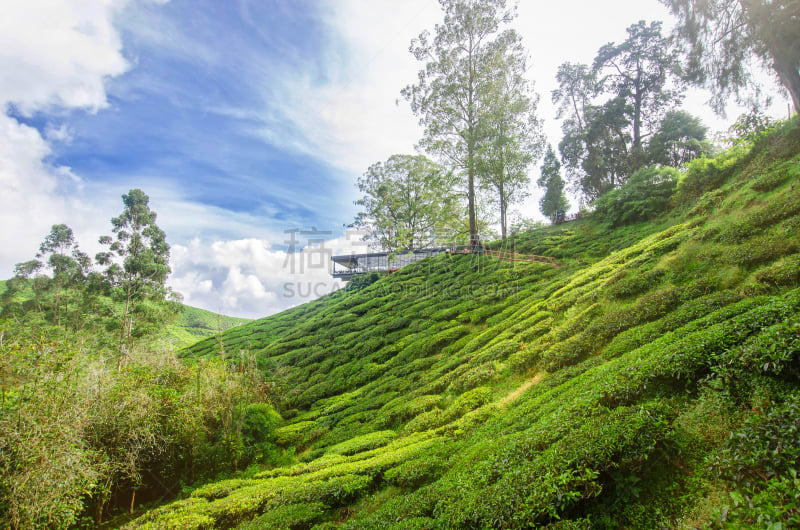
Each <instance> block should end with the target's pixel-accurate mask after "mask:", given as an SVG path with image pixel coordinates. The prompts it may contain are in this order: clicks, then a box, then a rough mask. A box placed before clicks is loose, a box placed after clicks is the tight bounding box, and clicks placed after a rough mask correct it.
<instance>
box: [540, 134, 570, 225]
mask: <svg viewBox="0 0 800 530" xmlns="http://www.w3.org/2000/svg"><path fill="white" fill-rule="evenodd" d="M560 171H561V163H560V162H559V161H558V158H556V154H555V152H554V151H553V147H552V146H550V145H548V146H547V153H546V154H545V156H544V162H543V163H542V170H541V173H542V176H541V177H539V180H537V181H536V183H537V184H538V185H539V187H540V188H543V189H544V196H543V197H542V198H541V199H540V200H539V210H540V211H541V212H542V215H544V216H545V217H547V218H548V219H550V222H551V223H556V222H558V220H559V219H561V218H563V217H565V216H566V213H567V210H568V209H569V202H568V201H567V197H566V195H564V180H563V179H562V178H561V174H560Z"/></svg>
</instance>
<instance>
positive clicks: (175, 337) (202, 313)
mask: <svg viewBox="0 0 800 530" xmlns="http://www.w3.org/2000/svg"><path fill="white" fill-rule="evenodd" d="M5 291H6V280H2V281H0V295H2V294H3V293H4V292H5ZM26 294H27V296H26ZM30 297H32V294H31V293H23V294H22V295H20V296H18V297H17V298H16V301H17V302H23V301H25V300H26V299H29V298H30ZM250 321H251V319H248V318H238V317H229V316H226V315H220V314H218V313H214V312H212V311H206V310H205V309H200V308H199V307H192V306H188V305H184V304H180V309H179V311H178V317H177V319H176V320H175V321H174V322H171V323H170V324H168V325H166V326H165V327H164V330H163V331H162V332H161V333H160V334H159V336H158V337H157V339H156V341H155V342H156V344H157V345H159V346H160V347H165V348H182V347H184V346H189V345H190V344H194V343H195V342H197V341H198V340H201V339H204V338H206V337H211V336H214V335H216V334H218V333H220V332H222V331H225V330H228V329H230V328H232V327H235V326H240V325H242V324H246V323H248V322H250Z"/></svg>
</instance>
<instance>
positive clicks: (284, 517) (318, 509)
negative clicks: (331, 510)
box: [238, 502, 328, 530]
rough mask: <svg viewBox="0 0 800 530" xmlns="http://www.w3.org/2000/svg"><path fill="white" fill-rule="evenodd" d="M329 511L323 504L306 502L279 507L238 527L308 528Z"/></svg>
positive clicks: (246, 529)
mask: <svg viewBox="0 0 800 530" xmlns="http://www.w3.org/2000/svg"><path fill="white" fill-rule="evenodd" d="M327 510H328V506H326V505H325V504H323V503H321V502H304V503H299V504H288V505H285V506H278V507H277V508H274V509H272V510H270V511H269V512H267V513H265V514H264V515H262V516H260V517H257V518H255V519H253V520H252V521H249V522H246V523H244V524H242V525H240V526H238V528H239V529H241V530H272V529H274V530H283V529H284V528H308V527H310V526H311V525H312V524H314V523H315V522H316V521H318V520H319V519H320V518H321V517H322V515H323V514H324V513H325V512H326V511H327Z"/></svg>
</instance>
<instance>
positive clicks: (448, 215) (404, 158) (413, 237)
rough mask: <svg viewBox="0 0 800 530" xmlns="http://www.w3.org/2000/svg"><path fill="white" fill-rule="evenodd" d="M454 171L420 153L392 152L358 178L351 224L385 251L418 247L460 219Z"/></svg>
mask: <svg viewBox="0 0 800 530" xmlns="http://www.w3.org/2000/svg"><path fill="white" fill-rule="evenodd" d="M454 180H455V179H454V178H453V174H452V173H451V172H449V171H447V170H445V168H443V167H442V166H440V165H438V164H435V163H433V162H431V161H430V160H428V158H426V157H424V156H410V155H393V156H391V157H390V158H389V159H388V160H387V161H386V162H383V163H382V162H378V163H376V164H373V165H372V166H370V168H369V169H368V170H367V172H366V173H364V175H363V176H362V177H359V179H358V189H359V191H360V192H361V193H362V194H363V196H362V197H361V198H360V199H358V200H357V201H356V202H355V203H356V204H357V205H359V206H361V207H362V208H363V211H361V212H360V213H359V214H358V216H357V217H356V221H355V225H356V226H358V227H360V228H365V229H367V230H368V231H369V233H370V236H371V237H372V238H374V239H376V240H377V241H379V242H380V244H381V246H382V247H383V248H385V249H387V250H389V251H394V250H398V249H403V248H406V249H411V248H420V247H422V246H424V245H425V244H426V243H427V242H428V241H429V238H430V236H431V234H432V233H433V232H434V231H435V230H436V229H440V228H443V227H445V226H449V225H450V224H452V223H453V222H454V221H455V220H457V218H458V217H459V213H460V212H459V209H460V208H459V204H458V203H459V200H458V196H457V194H456V192H455V189H454V188H455V182H454Z"/></svg>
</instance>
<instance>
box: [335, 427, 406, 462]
mask: <svg viewBox="0 0 800 530" xmlns="http://www.w3.org/2000/svg"><path fill="white" fill-rule="evenodd" d="M396 436H397V433H395V432H394V431H375V432H371V433H369V434H365V435H363V436H357V437H355V438H351V439H349V440H347V441H346V442H342V443H340V444H336V445H334V446H333V447H329V448H328V450H327V452H328V453H335V454H340V455H346V456H349V455H354V454H356V453H361V452H363V451H368V450H370V449H375V448H377V447H382V446H384V445H386V444H388V443H389V442H391V441H392V440H394V438H395V437H396Z"/></svg>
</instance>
